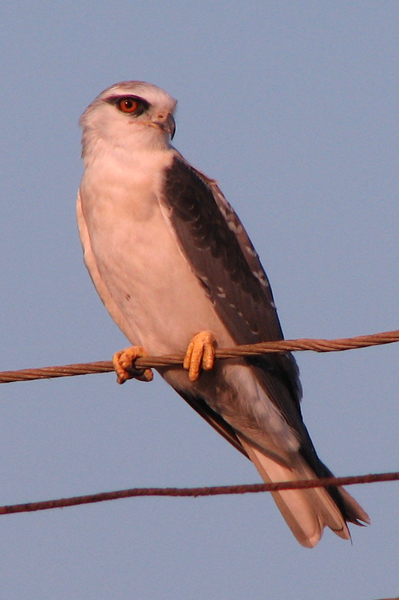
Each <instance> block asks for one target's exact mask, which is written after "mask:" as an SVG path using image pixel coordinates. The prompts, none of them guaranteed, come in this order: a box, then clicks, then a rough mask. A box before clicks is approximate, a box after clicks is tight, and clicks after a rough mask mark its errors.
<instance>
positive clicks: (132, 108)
mask: <svg viewBox="0 0 399 600" xmlns="http://www.w3.org/2000/svg"><path fill="white" fill-rule="evenodd" d="M117 107H118V108H119V110H120V111H122V112H124V113H134V112H136V110H137V109H138V107H139V103H138V102H137V100H134V99H133V98H122V100H119V102H118V104H117Z"/></svg>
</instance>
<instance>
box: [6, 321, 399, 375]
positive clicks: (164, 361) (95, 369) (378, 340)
mask: <svg viewBox="0 0 399 600" xmlns="http://www.w3.org/2000/svg"><path fill="white" fill-rule="evenodd" d="M393 342H399V329H396V330H395V331H385V332H383V333H375V334H372V335H360V336H357V337H352V338H341V339H335V340H324V339H308V338H302V339H297V340H279V341H274V342H262V343H260V344H246V345H242V346H235V347H234V348H222V349H220V350H218V349H217V350H216V358H218V359H224V358H237V357H240V356H256V355H259V354H268V353H271V352H297V351H304V350H312V351H314V352H342V351H344V350H355V349H357V348H367V347H370V346H378V345H382V344H392V343H393ZM183 360H184V355H183V354H166V355H164V356H148V357H146V358H138V359H137V360H136V362H135V364H136V366H137V367H138V368H140V369H142V368H150V367H155V368H156V367H167V366H171V365H182V364H183ZM113 370H114V367H113V364H112V361H107V360H104V361H96V362H91V363H77V364H72V365H64V366H60V367H43V368H40V369H20V370H17V371H3V372H0V383H11V382H15V381H32V380H34V379H52V378H55V377H71V376H75V375H91V374H95V373H110V372H111V371H113Z"/></svg>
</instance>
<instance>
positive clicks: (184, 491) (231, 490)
mask: <svg viewBox="0 0 399 600" xmlns="http://www.w3.org/2000/svg"><path fill="white" fill-rule="evenodd" d="M386 481H399V472H395V473H375V474H370V475H354V476H349V477H324V478H321V479H307V480H303V481H278V482H274V483H254V484H247V485H223V486H214V487H196V488H132V489H127V490H119V491H115V492H104V493H100V494H89V495H87V496H74V497H72V498H60V499H58V500H45V501H43V502H29V503H27V504H11V505H8V506H0V515H7V514H11V513H21V512H34V511H37V510H49V509H51V508H66V507H68V506H78V505H80V504H92V503H94V502H104V501H107V500H120V499H122V498H132V497H137V496H173V497H187V496H191V497H195V498H197V497H199V496H221V495H224V494H248V493H251V494H254V493H259V492H275V491H280V490H298V489H309V488H317V487H326V486H330V485H334V486H342V485H354V484H360V483H377V482H386Z"/></svg>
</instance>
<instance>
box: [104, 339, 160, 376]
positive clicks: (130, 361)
mask: <svg viewBox="0 0 399 600" xmlns="http://www.w3.org/2000/svg"><path fill="white" fill-rule="evenodd" d="M146 356H148V354H147V352H146V351H145V350H144V348H142V347H141V346H132V347H131V348H125V350H120V351H119V352H115V354H114V356H113V358H112V362H113V363H114V369H115V371H116V375H117V378H118V379H117V381H118V383H125V381H127V380H128V379H139V380H140V381H152V380H153V378H154V374H153V372H152V370H151V369H138V368H137V367H136V365H135V362H136V359H137V358H144V357H146Z"/></svg>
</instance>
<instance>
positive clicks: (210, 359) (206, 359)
mask: <svg viewBox="0 0 399 600" xmlns="http://www.w3.org/2000/svg"><path fill="white" fill-rule="evenodd" d="M215 349H216V339H215V336H214V335H213V333H211V332H210V331H201V332H200V333H197V335H195V336H194V337H193V339H192V340H191V342H190V343H189V345H188V348H187V352H186V356H185V358H184V363H183V367H184V368H185V369H187V370H188V377H189V379H190V381H193V382H194V381H197V379H198V377H199V375H200V371H201V369H204V371H210V370H211V369H212V368H213V365H214V364H215Z"/></svg>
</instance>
